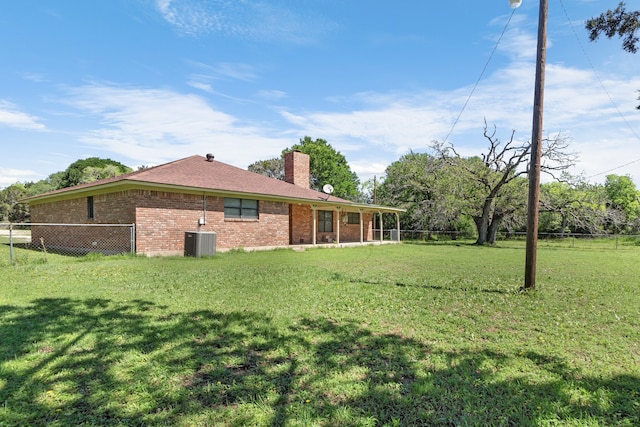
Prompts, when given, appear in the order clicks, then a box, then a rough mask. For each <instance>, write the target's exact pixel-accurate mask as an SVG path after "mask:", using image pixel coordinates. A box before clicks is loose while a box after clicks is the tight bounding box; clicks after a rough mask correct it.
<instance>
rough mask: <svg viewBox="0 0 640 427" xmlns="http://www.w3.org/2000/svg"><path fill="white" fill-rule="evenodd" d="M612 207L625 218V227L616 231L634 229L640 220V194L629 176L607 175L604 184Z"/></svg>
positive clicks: (619, 227) (620, 227)
mask: <svg viewBox="0 0 640 427" xmlns="http://www.w3.org/2000/svg"><path fill="white" fill-rule="evenodd" d="M604 189H605V191H606V193H607V196H608V200H609V203H610V207H611V208H613V209H616V210H618V211H620V212H621V213H622V214H623V216H624V225H623V226H618V227H617V228H618V230H615V231H627V230H629V231H630V230H631V229H633V224H634V223H636V222H637V221H638V219H639V218H640V192H639V191H638V190H637V189H636V186H635V184H634V182H633V180H632V179H631V177H629V176H620V175H607V178H606V181H605V183H604Z"/></svg>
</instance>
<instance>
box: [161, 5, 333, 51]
mask: <svg viewBox="0 0 640 427" xmlns="http://www.w3.org/2000/svg"><path fill="white" fill-rule="evenodd" d="M291 6H292V5H291V3H288V2H284V5H278V4H277V2H269V3H266V2H262V1H255V0H245V1H228V0H209V1H207V2H199V1H196V0H156V7H157V9H158V11H159V12H160V14H161V15H162V17H163V18H164V19H165V20H166V21H167V22H169V23H170V24H171V25H173V26H174V27H175V28H176V29H177V30H178V31H180V32H181V33H183V34H185V35H189V36H202V35H206V34H211V33H219V34H222V35H226V36H231V37H238V38H242V39H249V40H260V41H285V42H289V43H298V44H307V43H310V42H312V41H313V40H314V39H315V38H316V37H318V36H321V35H322V34H324V33H326V32H328V31H331V30H332V29H333V28H335V25H334V24H332V23H331V22H330V21H328V20H326V19H323V18H321V17H317V16H316V17H311V15H312V14H311V13H309V10H306V9H308V6H309V4H306V5H305V13H304V14H302V13H297V12H296V11H294V10H293V9H292V8H291ZM298 6H299V5H298Z"/></svg>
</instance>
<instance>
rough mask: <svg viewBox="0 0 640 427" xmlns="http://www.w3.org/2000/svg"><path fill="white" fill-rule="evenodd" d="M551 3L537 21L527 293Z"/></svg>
mask: <svg viewBox="0 0 640 427" xmlns="http://www.w3.org/2000/svg"><path fill="white" fill-rule="evenodd" d="M548 11H549V1H548V0H540V14H539V17H538V54H537V59H536V82H535V93H534V99H533V129H532V132H531V161H530V163H529V201H528V204H527V249H526V251H527V255H526V261H525V272H524V289H534V288H535V287H536V258H537V251H538V206H539V204H540V163H541V160H540V158H541V157H542V111H543V105H544V72H545V63H546V61H547V15H548Z"/></svg>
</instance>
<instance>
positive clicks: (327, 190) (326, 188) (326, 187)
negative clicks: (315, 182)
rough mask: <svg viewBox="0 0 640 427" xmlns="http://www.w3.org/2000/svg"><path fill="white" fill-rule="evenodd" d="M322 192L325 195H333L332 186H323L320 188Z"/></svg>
mask: <svg viewBox="0 0 640 427" xmlns="http://www.w3.org/2000/svg"><path fill="white" fill-rule="evenodd" d="M322 191H324V192H325V193H327V194H331V193H333V185H331V184H325V185H323V186H322Z"/></svg>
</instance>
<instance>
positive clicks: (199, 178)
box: [26, 155, 354, 205]
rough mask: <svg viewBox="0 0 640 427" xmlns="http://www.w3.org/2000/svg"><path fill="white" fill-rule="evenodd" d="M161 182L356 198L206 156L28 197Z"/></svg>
mask: <svg viewBox="0 0 640 427" xmlns="http://www.w3.org/2000/svg"><path fill="white" fill-rule="evenodd" d="M136 182H137V183H145V184H157V185H159V186H171V187H184V188H185V189H191V190H193V189H202V190H205V191H221V192H231V193H247V194H250V195H263V196H267V197H275V198H284V199H297V200H300V199H302V200H309V201H318V202H323V201H329V202H331V203H339V204H341V203H346V204H350V205H354V203H353V202H350V201H348V200H344V199H341V198H338V197H333V196H329V195H328V194H325V193H321V192H318V191H315V190H311V189H307V188H302V187H299V186H297V185H294V184H289V183H287V182H284V181H280V180H277V179H274V178H270V177H268V176H264V175H260V174H257V173H253V172H250V171H247V170H244V169H240V168H237V167H235V166H231V165H228V164H226V163H222V162H218V161H216V160H212V161H209V160H207V159H206V158H205V157H203V156H197V155H196V156H191V157H187V158H184V159H181V160H176V161H173V162H170V163H165V164H163V165H159V166H155V167H152V168H148V169H142V170H139V171H136V172H131V173H128V174H124V175H119V176H116V177H113V178H107V179H103V180H100V181H95V182H91V183H87V184H80V185H76V186H74V187H68V188H63V189H61V190H56V191H53V192H50V193H45V194H41V195H38V196H34V197H30V198H28V199H26V201H31V200H33V201H35V200H38V199H41V198H47V196H53V195H58V194H62V193H67V192H76V191H78V190H89V189H98V188H100V187H104V186H113V185H118V184H127V183H128V184H131V183H136Z"/></svg>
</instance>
